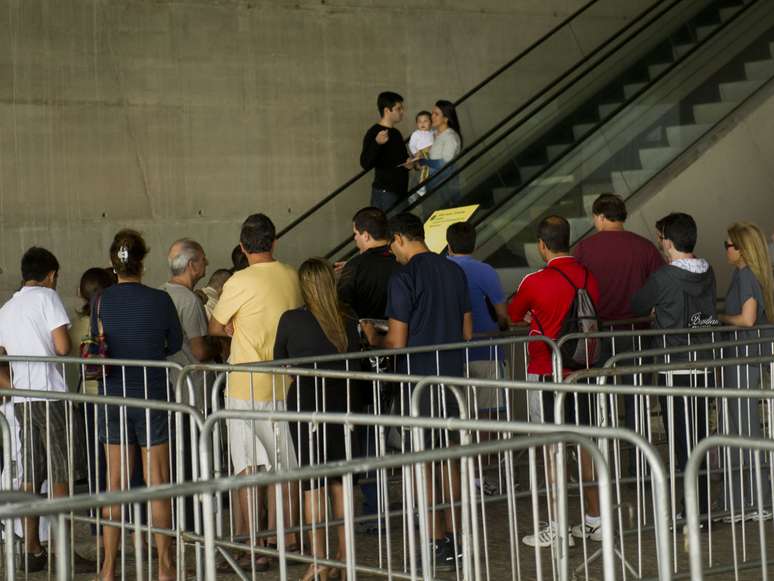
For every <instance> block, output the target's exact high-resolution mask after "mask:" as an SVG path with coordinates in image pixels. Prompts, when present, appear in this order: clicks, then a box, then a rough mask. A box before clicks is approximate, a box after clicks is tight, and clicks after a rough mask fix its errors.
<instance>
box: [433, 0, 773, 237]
mask: <svg viewBox="0 0 774 581" xmlns="http://www.w3.org/2000/svg"><path fill="white" fill-rule="evenodd" d="M679 1H682V0H679ZM758 2H759V0H751V1H749V2H747V3H745V4H744V5H743V6H742V7H741V8H740V9H739V11H738V12H737V13H736V14H734V15H733V16H732V17H731V18H729V19H728V20H726V21H725V22H723V23H721V24H720V26H718V27H717V28H716V29H715V30H713V31H712V32H711V33H710V34H708V35H707V36H706V37H704V38H702V39H701V40H699V41H698V42H696V45H695V46H694V47H693V48H691V49H690V50H689V51H688V52H686V53H685V54H684V55H683V56H682V57H681V59H680V60H676V61H674V62H673V63H671V64H670V65H669V66H668V67H667V68H665V69H664V70H662V71H661V72H660V73H659V74H658V75H657V76H656V77H655V78H653V79H651V81H650V82H649V83H647V84H646V85H645V86H644V87H642V88H641V89H639V90H638V91H636V92H635V93H633V94H632V96H631V97H629V98H628V99H625V100H624V101H623V103H621V104H620V105H619V106H618V107H616V108H615V109H614V110H613V111H612V112H611V113H610V114H609V115H608V117H607V118H606V119H604V120H602V121H600V122H599V123H598V124H597V125H595V127H594V129H592V130H591V131H588V132H587V133H586V134H584V135H583V136H582V137H581V138H580V139H578V140H576V141H575V143H573V144H572V146H571V147H569V148H567V149H566V150H565V151H563V152H562V153H561V154H559V155H558V156H557V157H556V158H555V159H553V160H551V162H550V163H547V164H546V166H545V167H544V168H542V169H541V170H540V171H539V172H538V173H537V174H535V175H534V176H531V177H530V180H529V181H528V182H526V183H524V184H520V185H519V186H518V187H517V192H518V191H520V190H521V189H523V188H525V187H527V186H528V185H529V184H530V183H532V182H533V181H535V180H537V179H540V178H541V177H543V176H544V175H545V173H546V172H547V171H548V170H550V169H551V168H552V167H554V166H556V165H557V164H558V163H560V162H562V161H564V160H565V158H567V157H568V156H569V155H571V154H572V153H573V152H574V151H576V150H577V149H578V147H581V146H582V145H583V144H584V143H585V142H587V141H588V140H589V139H590V138H591V136H592V135H593V134H594V133H596V132H597V131H599V130H601V129H604V128H605V126H606V125H607V124H608V123H610V122H611V121H612V120H613V119H615V117H616V116H617V115H618V114H619V113H621V112H622V111H623V110H624V109H626V108H627V107H629V106H630V105H631V104H632V103H635V102H636V101H637V100H638V99H639V98H640V97H642V96H643V95H644V94H645V93H647V92H648V91H649V90H650V88H651V87H652V86H653V85H655V84H656V83H658V82H659V81H661V80H662V79H664V78H665V77H667V76H668V75H669V74H670V73H671V72H672V71H674V70H675V69H676V68H677V67H679V66H680V65H681V64H682V63H683V61H685V60H686V59H689V58H690V57H691V56H692V55H694V54H696V52H697V51H698V50H699V49H701V48H702V47H703V46H704V45H706V44H707V43H709V42H711V41H712V40H713V39H714V38H715V37H716V36H717V35H719V34H720V33H721V32H723V31H724V30H726V29H727V28H728V27H729V26H731V25H732V24H734V23H735V22H736V21H737V20H738V19H739V18H741V17H742V16H743V15H744V14H745V13H746V12H747V11H748V10H750V9H751V8H752V7H753V6H755V5H757V4H758ZM732 113H733V112H730V113H729V115H730V114H732ZM519 125H520V124H517V125H514V127H513V129H511V130H509V131H508V132H507V133H505V134H504V135H503V136H502V137H506V136H507V135H509V134H510V133H511V132H512V131H513V130H514V129H516V128H517V127H518V126H519ZM494 145H495V144H492V146H494ZM489 149H491V147H488V148H486V149H485V151H482V152H481V153H480V154H479V155H478V156H476V159H479V158H480V157H481V156H483V155H484V154H486V153H487V152H488V151H489ZM473 161H475V160H470V163H472V162H473ZM470 163H468V164H466V165H465V167H468V166H469V165H470ZM462 169H464V168H460V171H462ZM449 177H451V176H449ZM651 179H652V178H651ZM445 181H448V178H447V180H445ZM445 181H444V183H445ZM645 183H647V182H645ZM643 185H645V184H643ZM439 187H440V186H439ZM515 193H516V192H515ZM632 193H633V192H632ZM507 202H508V200H507V199H506V200H503V201H502V202H500V203H499V204H497V205H495V206H494V207H493V208H491V209H490V211H489V213H488V214H487V215H486V216H484V217H483V218H482V219H481V220H479V221H478V222H476V223H475V225H476V226H478V225H479V224H481V223H482V222H484V221H485V220H486V219H487V218H489V216H492V215H493V214H495V213H496V212H497V211H498V210H499V209H500V208H502V207H503V206H504V205H505V204H506V203H507Z"/></svg>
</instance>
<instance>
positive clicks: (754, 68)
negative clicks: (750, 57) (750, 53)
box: [744, 60, 774, 81]
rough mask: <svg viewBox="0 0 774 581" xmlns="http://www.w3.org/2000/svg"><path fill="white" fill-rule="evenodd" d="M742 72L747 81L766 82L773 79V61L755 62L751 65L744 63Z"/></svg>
mask: <svg viewBox="0 0 774 581" xmlns="http://www.w3.org/2000/svg"><path fill="white" fill-rule="evenodd" d="M744 71H745V74H746V75H747V79H748V80H750V81H752V80H762V81H768V80H769V79H770V78H771V77H774V61H768V60H767V61H755V62H751V63H745V65H744Z"/></svg>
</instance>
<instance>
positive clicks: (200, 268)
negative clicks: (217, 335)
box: [161, 238, 214, 408]
mask: <svg viewBox="0 0 774 581" xmlns="http://www.w3.org/2000/svg"><path fill="white" fill-rule="evenodd" d="M168 261H169V270H170V273H171V274H172V276H171V278H170V279H169V282H165V283H164V284H163V285H161V289H162V290H164V291H166V292H167V293H168V294H169V296H170V297H171V298H172V302H173V303H174V304H175V310H176V311H177V316H178V318H179V319H180V326H181V327H182V328H183V348H182V349H181V350H180V351H178V352H177V353H175V354H174V355H172V356H171V357H170V358H169V360H170V361H174V362H175V363H179V364H180V365H192V364H196V363H204V362H206V361H209V360H210V359H212V357H213V355H214V350H213V349H212V347H211V345H210V343H209V342H208V340H207V314H206V312H205V310H204V305H203V304H202V302H201V300H200V299H199V297H197V296H196V294H195V293H194V292H193V289H194V287H195V286H196V284H197V283H198V282H199V281H200V280H201V279H202V278H204V275H205V274H206V273H207V256H206V255H205V254H204V249H203V248H202V246H201V245H200V244H199V243H198V242H196V241H194V240H190V239H188V238H182V239H180V240H177V241H175V242H174V243H173V244H172V246H171V247H170V248H169V256H168ZM191 380H192V382H193V384H194V390H195V400H196V401H195V404H196V407H198V408H202V407H203V404H204V396H205V394H204V392H203V389H204V386H203V384H204V382H203V374H201V373H196V374H194V375H193V376H192V377H191Z"/></svg>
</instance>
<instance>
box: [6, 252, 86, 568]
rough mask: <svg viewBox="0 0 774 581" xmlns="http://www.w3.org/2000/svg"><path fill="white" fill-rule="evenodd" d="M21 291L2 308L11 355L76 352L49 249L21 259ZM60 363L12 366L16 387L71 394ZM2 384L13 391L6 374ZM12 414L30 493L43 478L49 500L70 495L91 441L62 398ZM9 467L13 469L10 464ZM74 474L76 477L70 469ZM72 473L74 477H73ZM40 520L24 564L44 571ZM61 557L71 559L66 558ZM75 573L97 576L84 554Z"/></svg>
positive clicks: (24, 403) (20, 402)
mask: <svg viewBox="0 0 774 581" xmlns="http://www.w3.org/2000/svg"><path fill="white" fill-rule="evenodd" d="M21 273H22V281H23V286H22V288H21V289H20V290H19V291H17V292H16V293H15V294H14V295H13V297H11V299H10V300H9V301H8V302H7V303H5V305H3V308H2V309H0V347H2V350H1V352H3V353H4V354H8V355H19V356H43V357H56V356H57V355H58V356H64V355H67V354H68V352H69V351H70V336H69V334H68V332H67V330H68V328H69V327H70V319H69V318H68V316H67V312H66V311H65V308H64V305H63V304H62V301H61V299H60V298H59V295H58V294H57V292H56V283H57V279H58V277H59V261H57V259H56V257H55V256H54V255H53V254H51V252H49V251H48V250H46V249H45V248H38V247H33V248H30V249H29V250H27V252H25V253H24V256H23V257H22V260H21ZM60 369H61V366H58V365H56V364H54V363H28V362H24V361H18V362H13V363H11V376H12V379H13V382H12V383H13V385H12V387H14V388H16V389H29V390H34V391H37V392H41V394H42V393H45V392H55V393H56V392H66V391H67V384H66V382H65V378H64V377H63V376H62V373H61V372H60ZM2 379H3V380H2V384H3V385H2V386H3V387H10V385H9V384H10V381H9V379H10V378H9V377H8V376H7V375H4V376H3V378H2ZM13 412H14V416H15V419H16V422H17V425H18V426H23V429H22V430H20V434H21V480H22V483H23V484H22V488H23V489H24V490H25V491H26V492H31V493H34V494H40V489H41V485H42V484H43V482H44V481H47V482H48V483H49V490H50V493H51V496H53V497H62V496H68V495H69V491H70V486H71V485H73V484H74V482H75V481H77V480H79V479H80V478H82V477H83V476H85V475H86V473H85V470H84V468H85V465H86V458H85V456H84V450H85V442H83V441H82V433H81V431H80V430H77V429H76V430H68V424H69V419H68V417H67V409H66V406H65V402H64V401H57V400H50V399H49V400H47V399H45V396H44V397H42V398H37V397H14V398H13ZM6 469H8V467H6ZM70 470H72V473H70V472H69V471H70ZM70 476H72V480H70ZM38 524H39V519H38V518H37V517H30V518H26V519H24V552H25V554H24V556H22V560H21V563H20V566H21V567H22V569H24V568H25V567H26V568H27V570H28V571H30V572H34V571H42V570H43V569H45V567H46V563H47V561H48V555H47V553H46V550H45V549H44V548H43V547H42V545H41V544H40V536H39V534H38ZM59 558H60V559H66V558H69V555H60V557H59ZM73 566H74V570H75V572H77V573H88V572H91V573H94V570H95V568H96V564H95V563H94V562H92V561H88V560H86V559H84V558H83V557H81V556H80V555H78V554H77V553H76V555H75V561H74V563H73Z"/></svg>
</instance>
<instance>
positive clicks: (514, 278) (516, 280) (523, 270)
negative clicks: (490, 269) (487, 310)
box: [497, 266, 535, 293]
mask: <svg viewBox="0 0 774 581" xmlns="http://www.w3.org/2000/svg"><path fill="white" fill-rule="evenodd" d="M531 272H535V269H534V268H530V267H529V266H515V267H511V268H498V269H497V276H498V278H499V279H500V282H501V283H502V285H503V288H504V289H505V292H506V293H512V292H516V289H518V288H519V285H520V284H521V281H522V280H523V279H524V277H525V276H527V275H528V274H529V273H531Z"/></svg>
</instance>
